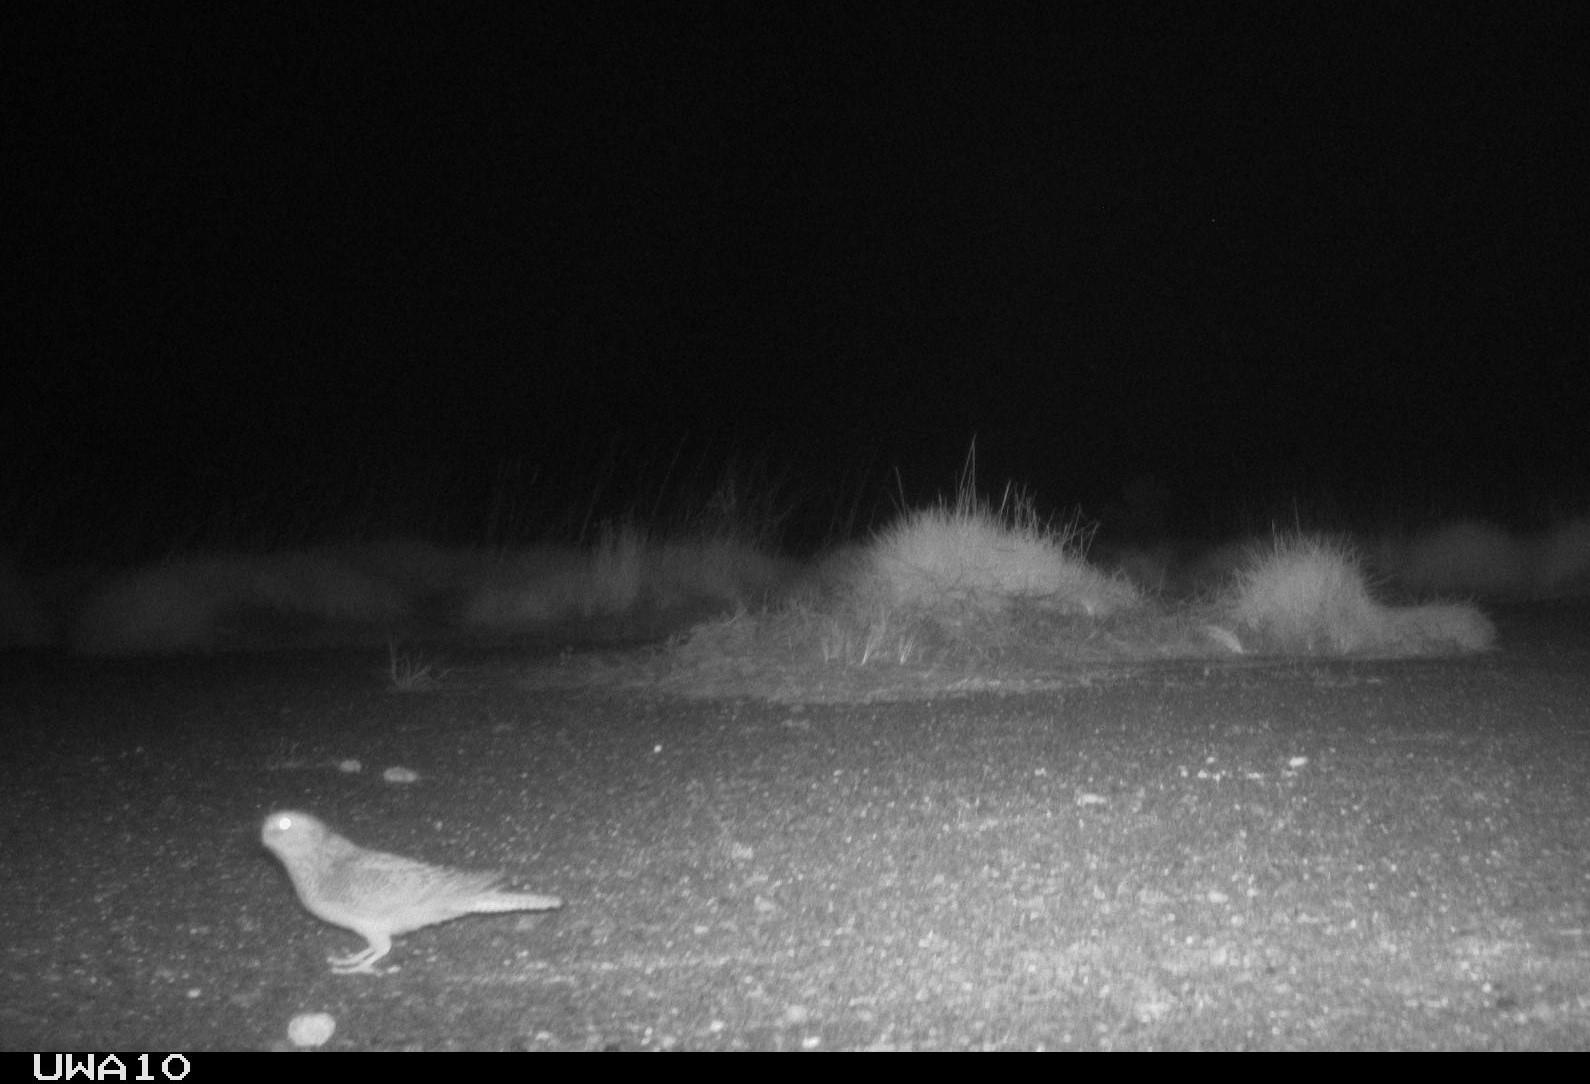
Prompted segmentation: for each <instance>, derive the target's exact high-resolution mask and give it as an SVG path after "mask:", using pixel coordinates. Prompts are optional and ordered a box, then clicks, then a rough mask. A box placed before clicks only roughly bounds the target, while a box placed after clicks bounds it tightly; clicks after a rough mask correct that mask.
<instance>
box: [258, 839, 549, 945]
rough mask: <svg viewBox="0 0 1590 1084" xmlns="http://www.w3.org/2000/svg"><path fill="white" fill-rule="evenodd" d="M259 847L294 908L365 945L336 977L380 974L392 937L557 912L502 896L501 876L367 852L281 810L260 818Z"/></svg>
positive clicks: (540, 900)
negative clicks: (282, 879)
mask: <svg viewBox="0 0 1590 1084" xmlns="http://www.w3.org/2000/svg"><path fill="white" fill-rule="evenodd" d="M260 839H261V842H262V843H264V845H265V847H266V848H267V849H268V850H270V851H271V852H272V853H273V854H275V856H276V857H277V858H278V859H280V860H281V863H282V865H283V866H284V867H285V868H286V870H287V876H288V877H289V878H290V879H291V880H292V882H293V888H294V889H295V890H296V891H297V893H298V899H299V902H300V903H302V904H303V905H304V908H305V909H306V910H307V911H308V912H309V913H310V914H312V915H314V916H315V917H316V918H318V919H321V920H322V921H324V922H329V923H331V925H333V926H341V927H342V928H343V929H346V930H352V931H353V932H354V933H356V934H358V935H359V936H360V937H362V938H364V939H365V941H366V942H367V943H368V944H367V945H366V947H365V948H363V949H361V950H360V951H358V952H355V953H352V954H351V955H348V956H341V957H338V956H332V957H329V958H328V960H327V962H328V963H329V964H331V969H332V971H333V972H335V973H337V974H340V975H351V974H356V973H363V974H372V975H374V974H380V972H379V971H377V970H376V967H375V964H376V961H377V960H380V959H381V958H383V957H384V956H386V954H387V953H389V952H391V951H392V938H394V937H397V936H399V935H401V934H405V933H410V932H412V931H414V930H418V929H421V928H423V927H425V926H434V925H436V924H437V923H439V922H449V921H451V920H452V919H455V918H461V917H463V916H464V915H473V914H494V913H500V912H507V911H554V910H557V909H558V908H560V907H562V906H563V901H562V900H561V899H559V898H558V897H556V896H536V895H531V894H529V893H524V892H507V891H503V890H502V889H500V888H498V887H497V886H498V885H499V884H500V883H501V882H502V879H503V878H502V874H500V873H490V872H471V871H468V870H458V869H449V868H448V867H446V866H433V865H430V864H428V863H425V862H417V861H415V860H414V859H412V858H404V857H402V856H401V855H396V854H385V853H383V852H381V851H372V850H366V849H365V848H363V847H360V846H358V845H357V844H355V843H354V842H352V841H351V840H348V839H345V838H343V837H342V836H340V835H338V834H337V833H336V832H333V831H332V830H331V829H330V828H328V827H326V825H325V824H324V823H323V822H322V821H321V820H320V819H319V818H318V817H314V816H312V815H310V814H308V813H300V812H297V811H295V810H281V811H278V812H275V813H272V814H270V815H269V816H268V817H266V818H265V826H264V828H263V830H262V831H261V834H260Z"/></svg>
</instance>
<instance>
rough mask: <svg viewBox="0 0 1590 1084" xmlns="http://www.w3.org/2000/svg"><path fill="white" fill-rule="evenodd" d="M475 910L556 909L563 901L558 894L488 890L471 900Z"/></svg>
mask: <svg viewBox="0 0 1590 1084" xmlns="http://www.w3.org/2000/svg"><path fill="white" fill-rule="evenodd" d="M470 903H471V905H472V907H471V909H472V910H475V911H488V912H494V911H556V910H557V909H558V908H559V907H562V906H563V901H562V900H560V899H558V898H557V897H556V896H533V895H531V894H530V893H528V892H500V891H498V892H486V893H484V894H482V895H481V896H479V897H477V898H476V899H474V900H471V901H470Z"/></svg>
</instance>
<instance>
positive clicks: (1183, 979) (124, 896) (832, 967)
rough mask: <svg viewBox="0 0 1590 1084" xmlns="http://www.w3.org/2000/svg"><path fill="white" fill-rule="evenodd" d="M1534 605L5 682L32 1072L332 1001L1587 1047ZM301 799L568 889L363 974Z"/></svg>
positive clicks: (7, 796) (438, 1036)
mask: <svg viewBox="0 0 1590 1084" xmlns="http://www.w3.org/2000/svg"><path fill="white" fill-rule="evenodd" d="M1499 624H1500V625H1501V628H1502V648H1501V650H1499V651H1497V652H1495V653H1492V654H1488V655H1485V656H1480V657H1471V658H1466V659H1449V660H1421V661H1416V662H1386V661H1378V662H1342V661H1320V660H1293V661H1275V662H1270V663H1266V664H1263V665H1252V664H1248V665H1242V666H1234V667H1231V666H1222V665H1219V664H1206V663H1181V664H1170V665H1145V666H1140V667H1127V668H1119V669H1108V668H1093V669H1091V670H1077V671H1073V672H1063V671H1062V672H1057V673H1055V674H1052V675H1050V676H1049V680H1048V681H1046V682H1044V683H1043V687H1041V688H1034V687H1033V686H1031V685H1026V686H1020V685H1012V686H1011V688H1015V689H1020V690H1022V691H1016V692H1012V691H1009V690H1008V689H1007V690H1006V691H1001V690H1000V689H997V688H995V689H991V690H984V691H979V692H976V693H972V694H966V695H946V694H944V693H942V692H931V691H927V690H924V691H923V692H922V694H921V695H920V696H916V697H913V696H910V695H909V694H908V692H907V693H905V694H901V693H900V691H899V690H900V686H901V680H900V678H899V676H898V675H896V678H895V679H894V680H893V683H892V688H893V689H894V690H895V692H894V694H893V695H891V697H890V698H888V699H881V700H876V699H875V700H867V699H864V698H856V699H852V700H849V701H846V700H843V699H841V700H833V699H831V698H822V700H821V702H814V703H802V702H800V701H799V698H798V697H797V698H794V699H793V700H792V699H791V698H789V697H788V696H785V697H784V698H782V699H780V700H777V701H770V700H767V699H759V698H757V697H754V696H744V695H742V696H737V697H734V698H727V699H725V698H708V697H701V696H686V695H678V694H677V693H675V692H669V693H667V694H663V693H660V692H658V691H657V690H656V689H655V688H653V689H648V688H646V687H645V686H644V684H640V685H637V684H636V683H634V682H630V683H627V684H626V683H624V682H619V681H612V682H597V683H595V684H591V683H585V684H581V683H579V682H568V683H565V687H549V686H548V684H547V683H545V682H537V681H535V680H532V679H531V677H530V676H529V675H531V673H532V669H533V668H532V669H527V668H525V667H524V666H523V664H514V665H509V664H507V663H505V662H504V661H503V659H502V657H501V656H498V657H496V658H495V659H484V658H482V659H471V658H448V659H447V660H446V662H447V663H448V664H449V665H451V666H452V667H453V670H452V672H451V673H450V674H445V675H442V680H441V682H440V684H439V685H437V686H435V687H434V688H430V689H426V690H422V691H414V692H408V693H399V692H394V691H393V690H392V689H391V687H390V682H389V680H388V677H387V671H388V667H389V660H388V658H387V656H386V653H385V652H384V651H382V652H358V651H322V652H315V653H304V652H297V653H295V652H278V653H273V654H267V655H253V656H233V657H223V658H211V659H187V660H166V661H157V662H150V661H125V662H114V663H109V662H104V661H90V660H74V659H67V658H62V657H58V656H45V655H27V654H13V655H9V656H5V657H0V681H3V683H4V689H3V696H4V700H3V703H4V708H3V723H0V727H3V731H4V735H5V743H6V751H7V755H6V757H5V758H4V761H3V763H0V851H3V853H4V855H5V879H4V884H3V885H0V893H3V896H0V900H3V908H0V932H3V934H4V937H3V940H0V1046H3V1047H4V1048H5V1049H9V1050H18V1049H42V1050H59V1049H72V1050H102V1051H111V1050H114V1051H123V1052H126V1051H142V1050H167V1049H169V1050H206V1049H278V1048H288V1047H290V1046H291V1043H290V1042H289V1040H288V1038H287V1029H288V1024H289V1022H290V1021H291V1020H292V1019H293V1018H294V1017H295V1016H297V1015H299V1014H302V1013H327V1014H330V1016H331V1017H332V1018H334V1019H335V1021H336V1025H337V1027H336V1031H335V1033H334V1035H333V1036H332V1037H331V1039H330V1040H329V1042H328V1043H327V1044H326V1047H327V1048H329V1049H371V1048H375V1049H481V1048H484V1049H519V1050H536V1049H598V1050H600V1049H624V1050H629V1049H659V1048H661V1049H667V1048H676V1049H736V1048H755V1049H766V1048H772V1049H846V1048H881V1049H938V1048H951V1049H965V1048H1001V1049H1003V1048H1021V1049H1028V1048H1082V1049H1100V1048H1116V1049H1153V1048H1220V1049H1232V1048H1252V1049H1288V1048H1311V1049H1317V1048H1352V1049H1360V1048H1483V1049H1547V1048H1549V1049H1582V1048H1585V1047H1587V1046H1590V935H1587V931H1590V854H1587V849H1586V845H1585V842H1584V841H1585V840H1586V839H1587V838H1590V832H1587V828H1590V788H1587V787H1586V785H1585V782H1584V780H1585V776H1586V771H1587V768H1590V612H1587V611H1586V610H1585V609H1583V608H1573V607H1558V608H1537V609H1535V610H1523V611H1517V612H1513V613H1506V614H1502V615H1500V619H1499ZM623 665H624V664H623V661H622V660H621V659H620V660H618V661H614V662H612V663H611V666H610V668H609V670H608V672H610V673H616V672H618V671H620V670H622V668H623ZM440 669H441V668H440V667H438V671H440ZM905 684H906V685H908V684H909V683H908V682H906V683H905ZM391 768H399V769H406V770H407V771H408V772H410V773H413V778H412V780H411V781H407V782H404V781H392V780H389V779H388V778H386V773H387V770H388V769H391ZM282 807H287V808H300V809H305V810H308V811H311V812H313V813H315V814H317V815H319V816H320V817H321V818H323V819H324V820H326V821H327V822H328V823H329V824H331V825H332V826H333V827H335V828H336V829H337V830H339V831H340V832H342V833H343V834H345V835H347V836H348V837H350V838H351V839H353V840H355V841H356V842H358V843H360V844H364V845H366V846H370V847H375V848H379V849H381V850H387V851H395V852H398V853H401V854H405V855H409V856H412V857H416V858H422V859H426V860H429V861H434V862H443V863H448V864H452V865H457V866H463V867H478V868H501V869H504V870H506V871H507V872H508V874H509V876H510V879H511V882H512V884H514V885H515V886H517V887H521V888H524V889H526V890H528V891H533V892H545V893H550V894H556V895H559V896H562V897H563V898H564V899H565V900H566V901H567V906H566V907H565V908H564V910H562V911H561V912H557V913H554V914H550V915H524V916H514V915H505V916H487V917H470V918H465V919H461V920H459V921H457V922H453V923H449V924H446V925H441V926H436V927H432V928H429V929H425V930H422V931H419V932H416V933H412V934H409V935H407V936H404V937H402V938H399V939H398V941H397V945H396V948H395V949H394V951H393V953H392V955H391V956H389V957H388V958H387V959H386V960H384V961H383V965H384V966H386V967H388V968H389V970H388V972H387V973H386V974H383V975H379V976H368V975H352V976H340V975H334V974H332V973H331V971H330V970H329V968H328V966H327V964H326V962H325V958H326V957H327V956H328V955H337V954H344V953H348V952H351V951H353V950H355V949H357V948H358V947H360V944H361V942H360V941H359V939H358V938H357V937H356V936H355V935H353V934H351V933H349V932H347V931H344V930H340V929H337V928H334V927H331V926H327V925H325V924H323V923H321V922H319V921H318V920H316V919H315V918H313V917H312V916H310V915H309V914H308V913H307V912H306V911H304V910H303V908H302V907H301V906H300V905H299V904H298V902H297V900H296V899H295V897H294V896H293V893H292V891H291V888H290V886H289V884H288V882H287V879H286V877H285V876H284V874H283V872H282V870H281V869H280V867H279V866H277V865H276V863H275V862H274V861H273V860H272V858H271V856H270V855H269V854H268V853H267V852H266V851H265V850H264V849H263V848H262V847H261V846H260V844H259V829H260V824H261V821H262V819H263V817H264V815H265V814H266V813H267V812H268V811H270V810H271V809H275V808H282Z"/></svg>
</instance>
